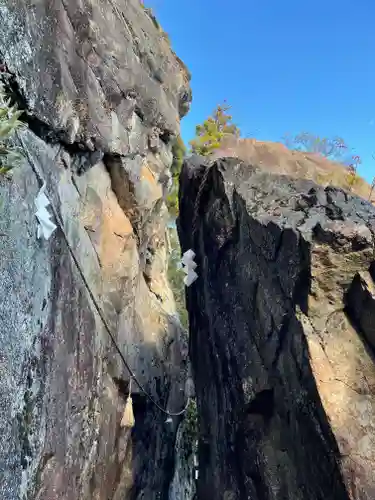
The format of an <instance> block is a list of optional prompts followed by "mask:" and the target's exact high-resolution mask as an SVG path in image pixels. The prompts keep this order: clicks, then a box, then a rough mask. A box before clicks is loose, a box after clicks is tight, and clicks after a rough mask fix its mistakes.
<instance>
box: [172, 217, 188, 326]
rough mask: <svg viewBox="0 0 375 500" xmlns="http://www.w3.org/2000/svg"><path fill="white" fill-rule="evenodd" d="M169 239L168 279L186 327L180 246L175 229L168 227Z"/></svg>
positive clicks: (186, 314)
mask: <svg viewBox="0 0 375 500" xmlns="http://www.w3.org/2000/svg"><path fill="white" fill-rule="evenodd" d="M169 239H170V243H171V253H170V256H169V262H168V281H169V283H170V286H171V289H172V292H173V296H174V300H175V302H176V308H177V312H178V315H179V317H180V321H181V324H182V325H183V327H184V328H188V313H187V310H186V305H185V285H184V281H183V280H184V277H185V273H184V271H183V270H182V268H181V266H180V262H181V248H180V243H179V241H178V236H177V231H176V229H175V228H174V227H173V228H170V229H169Z"/></svg>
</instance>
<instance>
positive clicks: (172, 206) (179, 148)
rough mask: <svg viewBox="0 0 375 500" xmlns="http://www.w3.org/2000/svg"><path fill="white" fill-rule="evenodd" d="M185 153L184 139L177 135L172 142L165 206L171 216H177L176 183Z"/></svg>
mask: <svg viewBox="0 0 375 500" xmlns="http://www.w3.org/2000/svg"><path fill="white" fill-rule="evenodd" d="M185 154H186V146H185V144H184V141H183V140H182V138H181V136H177V137H176V138H175V139H174V141H173V144H172V155H173V160H172V165H171V174H172V186H171V189H170V192H169V194H168V197H167V207H168V210H169V213H170V214H171V215H172V217H177V215H178V183H179V178H180V173H181V169H182V164H183V162H184V157H185Z"/></svg>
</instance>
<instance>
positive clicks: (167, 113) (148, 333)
mask: <svg viewBox="0 0 375 500" xmlns="http://www.w3.org/2000/svg"><path fill="white" fill-rule="evenodd" d="M0 18H1V23H0V56H1V59H2V61H1V63H2V64H1V68H2V79H3V81H4V82H5V85H6V88H7V92H8V93H9V95H10V96H11V98H12V99H13V101H15V102H17V103H18V104H19V105H20V106H22V108H23V109H25V110H26V111H27V112H26V113H25V114H24V116H23V117H22V119H23V120H24V121H25V123H26V124H27V127H26V129H25V130H24V131H23V132H21V133H20V134H19V136H18V138H16V142H17V143H18V145H20V146H21V147H22V148H24V151H25V154H26V157H25V162H24V164H23V166H22V167H21V168H17V169H15V170H14V171H13V174H12V176H11V177H4V176H3V177H1V178H0V200H1V209H0V233H1V234H0V435H1V437H2V439H1V442H2V446H1V449H0V497H1V498H4V499H7V500H19V499H22V500H24V499H26V498H27V499H28V500H52V499H53V500H58V499H64V500H77V499H80V500H84V499H87V500H88V499H90V500H91V499H96V500H109V499H111V500H120V499H121V500H123V499H125V498H126V499H140V498H145V499H147V500H152V499H155V500H156V499H160V500H161V499H167V498H168V495H169V493H168V492H169V488H170V484H171V482H172V478H173V470H174V462H175V457H174V449H175V437H176V432H177V426H178V423H179V419H178V418H173V419H172V422H171V423H166V422H165V421H166V415H164V414H163V413H162V412H160V411H159V410H158V409H157V408H156V407H155V405H153V404H152V403H151V402H150V400H149V399H148V398H147V397H145V395H144V394H143V393H142V392H141V391H139V390H138V388H137V387H136V386H135V385H134V384H133V386H132V392H133V401H134V412H135V421H136V424H135V427H134V429H133V431H132V432H130V431H129V430H127V429H122V428H121V427H120V421H121V417H122V412H123V410H124V406H125V400H126V396H127V393H128V390H129V374H128V372H127V371H126V369H125V367H124V366H123V364H122V362H121V360H120V359H119V356H118V354H117V353H116V351H115V349H114V346H113V344H112V342H111V340H110V338H109V336H108V333H107V332H106V330H105V328H104V326H103V323H102V321H101V319H100V317H99V316H98V314H97V312H96V310H95V307H94V304H93V302H92V298H91V297H90V293H89V290H91V292H92V293H93V295H94V297H95V299H96V301H97V302H98V303H99V305H100V307H101V308H102V311H103V314H104V316H105V318H106V321H107V323H108V324H109V326H110V328H111V330H112V332H113V334H114V336H115V339H116V341H117V343H118V345H119V347H120V348H121V350H122V352H123V354H124V356H125V358H126V359H127V361H128V363H129V365H130V366H131V368H132V369H133V370H134V371H135V373H136V375H137V378H138V379H139V381H140V382H141V383H142V384H143V386H144V387H145V388H146V390H147V391H148V392H149V393H150V394H151V395H152V397H153V398H154V399H155V400H156V401H157V402H158V403H159V404H160V405H161V406H162V407H163V408H167V409H168V410H170V411H172V412H177V411H179V410H181V409H182V408H183V406H184V405H185V402H186V398H185V393H184V384H185V376H186V363H187V361H186V348H185V347H184V342H185V341H184V335H183V331H182V329H181V326H180V323H179V321H178V318H177V317H176V314H175V304H174V300H173V296H172V293H171V291H170V289H169V286H168V282H167V279H166V263H167V242H166V234H165V233H166V223H167V220H168V214H167V210H166V207H165V204H164V197H165V194H166V191H167V186H168V183H169V178H170V172H169V167H170V164H171V159H172V155H171V147H172V141H173V138H174V137H175V135H176V134H177V133H178V132H179V121H180V118H181V116H183V115H184V114H185V113H186V111H187V109H188V106H189V102H190V88H189V83H188V75H187V72H186V69H185V68H184V66H183V65H182V63H181V61H180V60H179V59H178V58H177V57H176V56H175V54H174V53H173V51H172V50H171V48H170V46H169V42H168V40H167V39H166V36H165V34H164V33H163V32H162V30H161V29H160V27H159V26H158V25H157V23H156V21H155V20H153V18H152V17H150V15H149V13H148V11H146V10H145V9H144V7H143V6H142V5H141V4H140V2H139V1H138V0H121V1H119V0H117V1H116V0H111V1H106V2H96V0H91V1H90V0H85V1H83V2H82V1H79V2H78V1H69V2H64V1H60V0H57V1H54V2H49V1H39V2H34V3H32V4H27V3H25V2H21V1H15V2H14V1H8V0H0ZM43 182H45V183H46V193H47V195H48V197H49V198H50V200H51V201H52V203H53V205H54V207H55V208H56V210H57V213H58V216H59V218H60V219H61V221H62V224H63V227H64V231H65V234H66V236H67V239H68V243H69V245H70V247H71V248H72V249H73V252H74V254H75V256H76V258H77V261H78V264H79V265H80V267H81V268H82V270H83V274H84V276H85V279H86V281H87V285H88V286H86V284H85V283H84V281H83V280H82V277H81V275H80V273H79V272H78V269H77V266H76V262H74V260H72V257H71V254H70V253H69V251H68V247H67V243H66V241H65V239H64V237H63V233H62V231H61V230H60V228H58V229H57V230H56V231H55V233H54V234H53V235H52V237H51V239H50V240H48V241H45V240H38V239H37V238H36V231H37V221H36V218H35V215H34V212H35V206H34V200H35V197H36V195H37V193H38V191H39V189H40V187H41V184H42V183H43ZM54 221H55V222H56V220H55V218H54ZM181 498H182V497H181Z"/></svg>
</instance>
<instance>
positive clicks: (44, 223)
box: [35, 183, 57, 240]
mask: <svg viewBox="0 0 375 500" xmlns="http://www.w3.org/2000/svg"><path fill="white" fill-rule="evenodd" d="M45 190H46V184H45V183H44V184H43V186H42V187H41V188H40V191H39V193H38V195H37V197H36V198H35V206H36V210H37V211H36V212H35V217H36V218H37V220H38V232H37V238H38V239H40V238H41V237H43V238H44V239H46V240H48V239H49V238H50V236H51V234H52V233H53V232H54V230H55V229H56V227H57V226H56V225H55V224H54V223H53V222H52V220H51V217H52V216H51V214H50V213H49V212H48V210H47V207H48V206H49V205H50V204H51V203H50V201H49V199H48V198H47V196H46V195H45V193H44V192H45Z"/></svg>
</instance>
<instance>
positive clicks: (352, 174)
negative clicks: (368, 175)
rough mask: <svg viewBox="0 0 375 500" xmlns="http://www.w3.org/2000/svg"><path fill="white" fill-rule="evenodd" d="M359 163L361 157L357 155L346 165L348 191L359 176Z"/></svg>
mask: <svg viewBox="0 0 375 500" xmlns="http://www.w3.org/2000/svg"><path fill="white" fill-rule="evenodd" d="M360 163H361V158H360V157H359V156H353V157H352V161H351V162H350V164H349V166H348V174H347V178H346V181H347V183H348V185H349V191H352V189H353V187H354V186H355V185H356V183H357V182H358V179H359V178H360V177H359V175H358V174H357V169H358V165H360Z"/></svg>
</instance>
